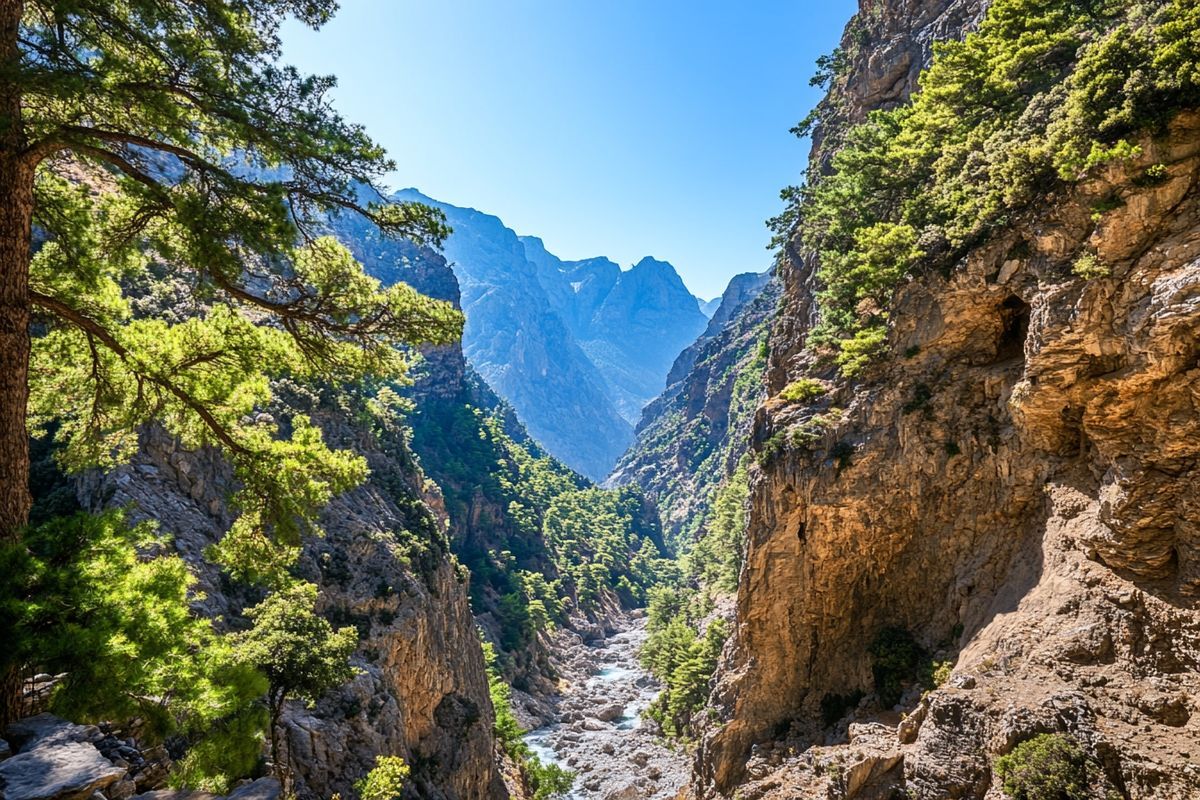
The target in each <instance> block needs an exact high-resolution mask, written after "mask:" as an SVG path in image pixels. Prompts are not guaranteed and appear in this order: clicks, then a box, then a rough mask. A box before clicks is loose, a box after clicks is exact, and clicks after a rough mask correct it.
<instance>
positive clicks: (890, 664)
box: [870, 627, 925, 708]
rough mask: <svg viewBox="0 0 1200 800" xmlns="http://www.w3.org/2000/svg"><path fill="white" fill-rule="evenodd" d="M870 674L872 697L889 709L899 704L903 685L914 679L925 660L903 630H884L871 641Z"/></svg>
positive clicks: (909, 636)
mask: <svg viewBox="0 0 1200 800" xmlns="http://www.w3.org/2000/svg"><path fill="white" fill-rule="evenodd" d="M870 653H871V656H872V659H873V661H872V664H871V674H872V676H873V677H874V678H875V694H876V695H877V696H878V697H879V705H880V706H882V707H883V708H891V707H892V706H894V705H896V703H898V702H900V696H901V695H902V694H903V693H904V684H905V683H906V682H909V681H912V680H913V679H915V678H916V677H917V669H918V667H919V666H920V665H921V662H922V660H923V659H924V657H925V653H924V651H923V650H922V649H921V646H920V645H918V644H917V642H916V640H915V639H913V636H912V634H911V633H909V632H908V631H906V630H905V629H903V628H897V627H890V628H884V629H883V630H882V631H880V632H879V634H878V635H877V636H876V637H875V639H874V641H872V642H871V647H870Z"/></svg>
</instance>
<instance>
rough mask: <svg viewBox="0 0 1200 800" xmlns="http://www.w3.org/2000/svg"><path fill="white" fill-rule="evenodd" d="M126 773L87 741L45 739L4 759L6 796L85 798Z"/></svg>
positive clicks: (7, 799) (0, 779)
mask: <svg viewBox="0 0 1200 800" xmlns="http://www.w3.org/2000/svg"><path fill="white" fill-rule="evenodd" d="M77 727H78V726H77ZM124 777H125V770H123V769H121V768H120V767H114V766H113V765H112V764H111V763H109V761H108V759H106V758H105V757H104V756H102V755H100V751H99V750H97V749H96V748H95V747H94V746H93V745H91V744H89V743H86V742H65V743H60V744H55V745H48V744H44V743H43V744H42V745H41V746H38V747H33V748H30V749H26V750H23V751H22V752H20V753H18V754H17V755H15V756H13V757H11V758H8V759H5V760H4V761H0V784H2V785H3V786H4V795H3V796H4V800H85V799H86V798H90V797H91V796H92V794H93V793H95V792H97V791H100V790H102V789H104V788H105V787H108V786H110V785H112V784H114V783H116V782H117V781H119V780H121V779H122V778H124Z"/></svg>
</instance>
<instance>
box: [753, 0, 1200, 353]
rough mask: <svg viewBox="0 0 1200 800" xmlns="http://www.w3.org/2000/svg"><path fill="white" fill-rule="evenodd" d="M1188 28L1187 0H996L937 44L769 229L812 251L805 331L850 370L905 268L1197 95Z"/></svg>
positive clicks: (1069, 175) (1194, 50)
mask: <svg viewBox="0 0 1200 800" xmlns="http://www.w3.org/2000/svg"><path fill="white" fill-rule="evenodd" d="M1197 30H1200V8H1197V6H1196V4H1195V3H1193V2H1190V1H1189V0H1143V1H1142V2H1133V3H1130V2H1127V1H1126V0H1098V2H1093V3H1075V2H1069V0H996V2H994V3H993V4H992V5H991V7H990V8H989V10H988V13H987V16H986V18H985V19H984V20H983V22H982V24H981V25H980V27H979V29H978V30H977V31H976V32H973V33H971V34H969V35H968V36H967V37H966V38H965V39H964V40H963V41H961V42H959V41H951V42H943V43H939V44H937V45H936V46H935V50H934V54H935V55H934V60H933V63H932V64H931V66H930V67H929V68H928V69H927V70H926V71H925V72H924V73H923V74H922V76H921V79H920V91H919V92H917V93H916V94H915V95H914V96H913V98H912V100H911V101H910V102H909V103H908V104H906V105H904V106H901V107H899V108H896V109H894V110H890V111H876V112H873V113H872V114H871V115H870V116H869V118H868V120H867V122H865V123H864V124H862V125H859V126H857V127H855V128H853V129H852V130H850V131H849V132H848V134H847V135H846V138H845V142H844V145H843V146H842V147H841V149H840V150H839V151H838V152H837V154H836V155H835V156H834V157H833V160H832V165H831V170H830V172H829V173H828V174H820V173H819V172H816V171H811V172H810V174H809V183H808V185H807V186H804V187H799V188H794V189H791V190H788V191H786V192H785V198H787V199H788V200H789V201H790V203H791V207H790V208H789V209H788V210H787V211H786V212H785V213H784V214H782V215H781V216H780V217H778V218H777V219H776V220H774V225H775V228H776V232H777V234H780V235H781V236H789V235H792V234H798V236H799V239H800V241H801V242H802V243H803V245H804V246H805V247H807V248H810V249H811V250H813V251H815V253H816V254H817V256H818V259H819V268H818V277H819V279H820V283H821V288H820V291H819V293H818V302H819V306H820V322H819V324H818V325H817V326H816V327H815V328H814V329H813V330H812V331H811V333H810V335H809V340H808V343H809V345H810V346H811V347H814V348H817V349H818V350H820V351H822V352H826V353H828V354H829V355H830V356H831V357H833V358H834V359H835V360H836V361H837V363H838V364H839V365H840V367H841V371H842V372H843V374H845V375H854V374H856V373H858V372H859V371H861V370H862V369H863V368H864V367H865V366H866V365H867V364H869V363H870V361H871V360H872V359H873V358H874V357H875V356H877V355H878V354H880V353H881V352H882V350H883V348H884V346H885V339H886V330H887V321H888V313H889V310H888V309H889V303H890V301H891V296H892V293H893V291H894V290H895V289H896V287H897V286H898V285H899V284H900V283H901V282H902V281H903V280H904V279H905V278H907V277H908V276H912V275H917V274H921V273H923V272H925V271H928V270H937V269H941V270H948V269H949V268H951V267H952V265H953V264H954V263H955V262H956V261H957V260H958V259H959V258H961V257H962V256H963V255H964V254H965V253H966V252H967V250H968V249H970V248H971V247H972V246H975V245H977V244H979V243H980V242H981V241H983V240H985V239H987V237H988V236H989V235H990V234H991V232H992V231H994V230H996V229H997V228H999V227H1001V226H1004V225H1005V224H1006V223H1007V222H1009V221H1010V220H1011V219H1012V218H1013V216H1014V215H1016V214H1018V213H1020V212H1021V211H1022V210H1023V209H1025V208H1027V207H1029V206H1030V204H1031V203H1033V202H1034V201H1036V200H1037V199H1038V198H1039V197H1043V196H1045V195H1046V194H1047V193H1049V192H1052V191H1054V190H1055V189H1056V188H1058V187H1061V186H1062V185H1064V183H1065V182H1070V181H1074V180H1076V179H1077V178H1079V177H1080V176H1081V175H1082V174H1083V173H1084V172H1086V171H1087V170H1088V169H1090V168H1091V167H1093V166H1096V165H1098V164H1101V163H1105V162H1109V161H1113V160H1119V159H1123V158H1127V157H1129V156H1131V155H1133V154H1135V152H1136V148H1135V145H1134V144H1133V139H1134V137H1135V136H1136V135H1138V134H1140V133H1142V132H1144V131H1149V132H1152V133H1153V132H1154V131H1156V130H1158V129H1160V128H1161V127H1162V126H1163V125H1164V124H1165V123H1166V122H1167V121H1168V120H1169V119H1170V118H1171V117H1172V116H1173V115H1174V114H1175V113H1176V112H1177V111H1178V110H1179V109H1181V108H1186V107H1190V106H1194V105H1196V103H1197V102H1200V36H1197V33H1196V31H1197ZM845 62H846V59H844V58H843V59H842V60H841V61H840V62H839V63H845ZM835 66H836V65H835ZM793 225H794V226H795V228H794V230H793ZM1088 255H1089V254H1086V253H1084V254H1081V257H1082V258H1083V259H1084V260H1085V261H1086V259H1087V256H1088ZM1088 272H1089V274H1102V271H1100V272H1099V273H1098V272H1097V270H1095V269H1091V270H1088Z"/></svg>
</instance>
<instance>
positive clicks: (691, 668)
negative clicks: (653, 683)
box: [639, 456, 749, 738]
mask: <svg viewBox="0 0 1200 800" xmlns="http://www.w3.org/2000/svg"><path fill="white" fill-rule="evenodd" d="M748 468H749V459H748V457H746V456H743V458H742V460H741V462H740V463H739V464H738V468H737V470H735V471H734V473H733V475H731V476H730V477H729V479H728V480H727V481H726V482H725V483H724V485H722V486H721V487H720V488H719V489H718V490H717V491H716V492H715V497H714V499H713V502H712V507H711V509H710V510H709V512H708V514H707V515H706V517H705V520H704V522H703V523H702V525H701V527H700V531H701V533H700V535H699V538H697V539H696V540H695V541H693V542H692V543H691V544H689V545H688V546H687V549H686V550H685V551H684V553H683V554H682V555H681V556H680V564H681V566H682V572H683V577H682V579H681V580H680V581H679V583H678V584H677V585H674V586H665V587H660V588H658V589H655V590H654V591H653V592H652V594H651V599H650V610H649V614H648V618H647V623H646V629H647V632H648V634H649V635H648V636H647V639H646V643H645V644H644V645H643V646H642V650H641V652H640V654H639V657H640V660H641V662H642V665H643V666H644V667H645V668H646V669H648V670H649V671H650V672H651V673H652V674H653V675H654V676H655V677H657V678H658V679H659V680H660V681H662V683H663V685H664V687H665V688H664V690H663V691H662V693H661V694H659V696H658V697H656V698H655V699H654V702H653V703H652V704H651V706H650V708H648V709H647V711H646V715H647V716H648V717H649V718H651V719H653V720H655V721H656V722H658V724H659V726H660V727H661V728H662V731H663V733H664V734H666V735H667V736H668V737H671V738H687V737H689V736H690V735H692V734H693V733H695V730H696V723H697V722H699V716H698V715H699V714H700V712H701V711H702V710H703V708H704V705H705V703H706V702H707V700H708V693H709V683H710V682H711V680H712V676H713V673H714V672H715V671H716V667H717V657H718V656H719V655H720V653H721V647H722V646H723V645H724V644H725V639H726V637H727V636H728V633H729V629H728V624H727V622H726V620H724V619H723V618H721V617H720V616H719V615H718V614H715V613H714V610H715V609H714V605H715V601H716V600H717V599H718V598H720V597H722V596H728V595H730V594H732V593H733V592H735V591H736V590H737V581H738V573H739V571H740V570H741V562H742V546H743V539H744V536H745V532H746V503H747V500H748V498H749V486H748Z"/></svg>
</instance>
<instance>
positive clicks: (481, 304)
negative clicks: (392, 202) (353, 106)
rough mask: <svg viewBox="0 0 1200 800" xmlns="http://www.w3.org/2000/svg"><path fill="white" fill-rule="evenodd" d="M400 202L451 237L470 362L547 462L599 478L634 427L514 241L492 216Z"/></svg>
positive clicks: (406, 195) (410, 193) (409, 194)
mask: <svg viewBox="0 0 1200 800" xmlns="http://www.w3.org/2000/svg"><path fill="white" fill-rule="evenodd" d="M396 199H399V200H419V201H421V202H424V203H428V204H430V205H434V206H436V207H438V208H440V209H442V210H443V211H445V212H446V214H447V218H448V221H449V223H450V225H451V227H453V228H454V229H455V233H454V234H453V235H452V236H451V237H450V238H449V239H448V240H447V241H446V244H445V253H446V257H447V259H448V260H449V261H450V262H451V266H452V267H453V268H454V269H455V271H456V272H455V274H456V277H457V278H458V282H459V286H460V287H461V290H462V308H463V311H464V312H465V313H466V316H467V322H466V327H465V329H464V331H463V348H464V350H465V352H466V356H467V360H468V361H469V362H470V363H471V365H472V366H473V367H474V368H475V369H476V370H477V371H478V372H479V374H480V375H481V376H482V377H483V379H484V380H485V381H486V382H487V384H488V385H489V386H491V387H492V388H493V389H494V390H495V391H496V392H497V393H498V394H499V395H500V396H501V397H503V398H504V399H505V400H506V401H508V403H509V404H511V405H512V407H513V408H514V409H515V410H516V412H517V415H518V416H519V417H520V418H521V421H522V423H524V425H525V426H526V427H527V428H528V429H529V432H530V433H531V434H532V435H533V436H534V438H536V439H537V440H538V441H539V442H540V443H542V445H543V446H545V447H546V448H547V449H548V450H549V451H550V452H551V453H553V454H554V455H556V456H557V457H559V458H560V459H562V460H563V461H564V462H565V463H566V464H567V465H568V466H570V467H572V468H573V469H576V470H578V471H579V472H581V473H582V474H584V475H588V476H590V477H593V478H597V479H598V478H601V477H603V476H604V475H605V474H606V473H607V472H608V470H609V468H610V467H611V465H612V464H613V463H614V462H615V461H616V459H617V457H618V456H619V455H620V454H621V452H622V451H623V450H624V449H625V447H626V446H627V445H628V443H629V440H630V438H631V436H632V426H631V425H630V424H629V423H628V422H626V421H625V419H623V418H622V417H621V415H620V413H619V412H618V410H617V408H616V406H615V404H614V403H613V402H612V400H611V399H610V397H609V393H608V390H607V387H606V386H605V382H604V378H603V377H602V376H601V375H600V373H599V371H598V370H597V369H596V367H595V365H593V364H592V362H591V361H590V360H589V359H588V357H587V355H586V354H585V353H584V351H583V350H582V349H581V348H580V346H579V344H578V343H577V342H576V341H575V339H574V337H573V336H572V335H571V332H570V330H569V329H568V328H567V326H566V324H565V323H564V322H563V320H562V319H561V318H560V317H559V315H558V314H557V313H556V312H555V310H554V308H553V306H551V304H550V301H549V299H548V298H547V296H546V293H545V291H544V290H543V289H542V286H541V283H540V282H539V281H538V275H537V269H536V267H535V266H534V265H533V264H532V263H530V261H529V260H528V259H527V258H526V256H525V248H524V246H523V245H522V244H521V242H520V241H519V240H518V239H517V235H516V234H515V233H514V232H513V231H512V230H510V229H508V228H506V227H505V226H504V223H503V222H501V221H500V220H499V219H498V218H496V217H493V216H491V215H488V214H483V213H481V212H478V211H475V210H474V209H466V208H458V207H456V206H451V205H448V204H446V203H439V202H437V201H435V200H431V199H430V198H428V197H425V196H424V195H422V194H420V193H418V192H416V191H414V190H405V191H403V192H400V193H398V194H397V195H396Z"/></svg>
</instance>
